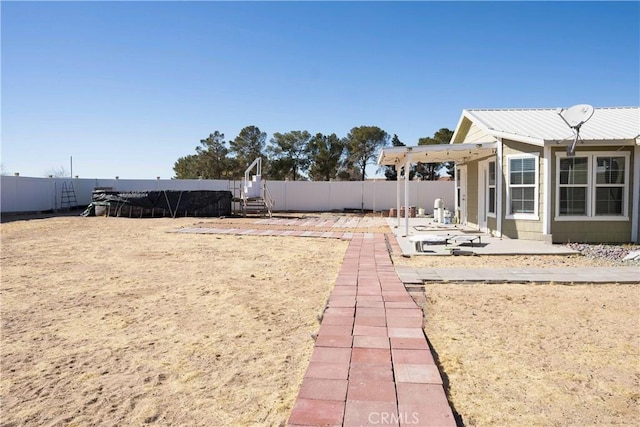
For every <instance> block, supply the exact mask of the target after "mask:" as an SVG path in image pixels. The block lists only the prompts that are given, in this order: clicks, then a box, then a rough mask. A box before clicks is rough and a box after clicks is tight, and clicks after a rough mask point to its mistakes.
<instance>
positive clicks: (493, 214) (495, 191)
mask: <svg viewBox="0 0 640 427" xmlns="http://www.w3.org/2000/svg"><path fill="white" fill-rule="evenodd" d="M491 163H493V173H494V175H495V176H494V177H493V185H491V181H490V177H491ZM497 183H498V162H497V161H496V160H488V161H487V193H486V194H487V195H486V203H487V207H486V209H487V216H488V217H490V218H495V217H496V212H497V210H498V185H497ZM492 188H493V212H491V207H492V206H491V204H490V201H491V197H489V195H490V193H491V189H492Z"/></svg>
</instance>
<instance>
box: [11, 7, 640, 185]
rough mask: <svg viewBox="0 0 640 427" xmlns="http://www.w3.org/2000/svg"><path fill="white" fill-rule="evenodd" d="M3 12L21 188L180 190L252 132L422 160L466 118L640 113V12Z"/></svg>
mask: <svg viewBox="0 0 640 427" xmlns="http://www.w3.org/2000/svg"><path fill="white" fill-rule="evenodd" d="M0 7H1V14H2V159H1V162H2V171H3V172H4V173H6V174H12V173H14V172H20V174H21V175H23V176H45V175H46V173H47V172H48V171H51V170H52V169H56V168H60V167H61V166H63V167H64V168H66V170H67V171H69V157H70V156H73V174H74V175H79V176H80V177H82V178H112V177H114V176H116V175H118V176H120V177H121V178H155V177H156V176H160V177H162V178H170V177H172V176H173V175H174V174H173V164H174V162H175V160H176V159H177V158H178V157H181V156H185V155H188V154H192V153H194V149H195V147H196V146H197V145H198V143H199V141H200V139H203V138H206V137H207V136H208V135H209V134H210V133H212V132H213V131H215V130H218V131H220V132H223V133H224V134H225V136H226V139H227V140H231V139H233V138H235V136H236V135H237V134H238V132H239V131H240V129H242V128H243V127H244V126H248V125H256V126H258V127H259V128H260V129H261V130H263V131H265V132H267V133H268V138H271V135H272V134H273V133H274V132H287V131H290V130H308V131H309V132H311V133H316V132H323V133H332V132H335V133H336V134H338V136H341V137H342V136H345V135H346V134H347V133H348V131H349V130H350V129H351V128H352V127H355V126H361V125H374V126H379V127H381V128H382V129H384V130H386V131H387V132H388V133H389V134H391V135H393V134H394V133H395V134H397V135H398V137H399V138H400V140H401V141H403V142H404V143H406V144H407V145H415V144H416V143H417V141H418V138H420V137H424V136H432V135H433V133H434V132H435V131H437V130H438V129H440V128H442V127H448V128H450V129H454V128H455V126H456V124H457V122H458V119H459V117H460V114H461V112H462V110H463V109H465V108H517V107H523V108H527V107H568V106H571V105H573V104H578V103H589V104H592V105H594V106H630V105H635V106H637V105H639V104H640V3H639V2H621V3H612V2H602V3H600V2H562V3H557V2H542V3H528V2H526V3H523V2H496V3H488V2H465V3H460V2H420V3H418V2H407V3H387V2H385V3H360V2H357V3H338V2H314V3H303V2H282V3H278V2H259V3H254V2H251V3H248V2H247V3H237V2H233V3H230V2H104V3H103V2H38V3H32V2H7V1H2V3H1V5H0Z"/></svg>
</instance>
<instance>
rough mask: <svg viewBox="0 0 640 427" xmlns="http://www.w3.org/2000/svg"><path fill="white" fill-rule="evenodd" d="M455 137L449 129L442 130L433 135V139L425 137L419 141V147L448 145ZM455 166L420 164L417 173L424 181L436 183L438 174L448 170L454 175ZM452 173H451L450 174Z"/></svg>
mask: <svg viewBox="0 0 640 427" xmlns="http://www.w3.org/2000/svg"><path fill="white" fill-rule="evenodd" d="M451 137H453V131H452V130H449V129H447V128H442V129H440V130H438V131H437V132H436V133H434V134H433V137H428V136H427V137H424V138H420V139H419V140H418V145H434V144H448V143H449V142H450V141H451ZM453 167H454V164H453V162H445V163H418V164H416V165H415V171H416V173H417V174H418V175H420V176H421V177H422V179H423V180H427V181H434V180H436V179H438V172H439V171H440V170H441V169H443V168H446V170H447V172H448V173H449V174H450V175H453V173H452V171H453ZM450 171H451V172H450Z"/></svg>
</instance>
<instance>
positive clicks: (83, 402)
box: [0, 214, 640, 426]
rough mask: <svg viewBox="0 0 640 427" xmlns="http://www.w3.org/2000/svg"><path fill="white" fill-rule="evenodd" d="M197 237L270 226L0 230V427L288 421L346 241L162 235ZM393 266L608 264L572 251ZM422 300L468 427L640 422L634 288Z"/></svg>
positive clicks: (461, 291)
mask: <svg viewBox="0 0 640 427" xmlns="http://www.w3.org/2000/svg"><path fill="white" fill-rule="evenodd" d="M328 215H329V216H334V214H328ZM304 216H305V217H323V215H311V216H309V215H304ZM325 216H326V215H325ZM194 226H196V227H198V226H199V227H219V226H223V227H230V228H233V227H246V228H248V227H251V228H265V229H272V228H274V227H273V226H271V225H265V226H256V225H255V220H251V219H232V218H227V219H217V220H198V219H194V218H182V219H176V220H170V219H121V218H79V217H75V216H74V217H65V218H50V219H41V220H31V221H15V222H10V223H5V224H2V225H0V230H1V232H2V255H1V257H2V258H1V260H2V281H1V287H0V291H1V295H0V296H1V299H0V304H1V305H0V310H1V315H2V316H1V317H2V319H1V320H2V329H1V330H0V332H1V334H2V335H1V340H2V346H1V347H0V369H1V371H0V372H1V378H0V398H1V400H2V412H1V414H0V416H1V420H2V423H1V424H2V425H3V426H10V425H141V424H145V423H152V424H159V425H203V426H205V425H206V426H214V425H215V426H219V425H220V426H223V425H224V426H239V425H242V426H244V425H279V424H281V423H283V422H285V421H286V419H287V418H288V416H289V413H290V410H291V407H292V405H293V403H294V400H295V397H296V394H297V392H298V388H299V384H300V382H301V379H302V376H303V374H304V372H305V370H306V368H307V365H308V361H309V357H310V354H311V349H312V345H313V341H312V340H311V339H310V333H312V332H315V331H316V330H317V328H318V322H317V320H316V316H317V315H318V314H319V313H320V312H321V311H322V309H323V306H324V302H325V300H326V297H327V296H328V294H329V292H330V290H331V288H332V286H333V283H334V280H335V277H336V275H337V272H338V270H339V267H340V263H341V261H342V256H343V254H344V251H345V249H346V246H347V243H346V242H343V241H339V240H334V239H326V240H325V239H313V238H293V237H291V238H289V237H252V236H228V235H210V234H205V235H198V234H171V233H166V231H167V230H171V229H175V228H179V227H194ZM283 227H285V229H289V226H283ZM276 228H280V227H276ZM295 229H297V230H300V229H304V228H301V227H296V228H295ZM308 230H313V231H325V230H324V229H322V230H319V229H318V227H313V228H308ZM333 231H336V230H335V229H334V230H333ZM343 231H358V232H364V231H366V232H388V231H389V230H388V228H384V227H383V228H382V229H378V228H375V227H374V224H370V226H365V227H360V228H354V229H352V230H351V229H344V230H343ZM393 258H394V262H396V264H399V265H409V266H412V267H429V266H432V267H439V268H442V267H464V266H467V267H473V268H480V267H493V266H500V267H506V266H514V267H520V266H528V267H558V266H598V265H619V264H615V263H613V264H612V263H611V262H610V261H608V260H604V259H602V260H598V259H590V258H586V257H582V256H578V255H572V256H510V257H498V256H490V257H481V256H473V257H462V256H460V257H412V258H410V259H407V258H403V257H402V256H398V255H394V257H393ZM426 290H427V297H428V302H427V305H426V310H427V313H426V316H427V323H426V324H427V326H426V332H427V336H428V337H429V339H430V342H431V344H432V345H433V347H434V349H435V351H436V352H437V354H438V356H439V360H440V364H441V367H442V369H443V372H444V374H445V378H446V380H448V391H449V395H450V399H451V401H452V403H453V405H454V408H455V409H456V410H457V412H458V413H459V414H460V416H461V418H462V421H463V422H464V424H465V425H470V426H475V425H482V426H485V425H492V426H493V425H497V426H507V425H508V426H513V425H518V426H519V425H580V426H583V425H596V426H608V425H637V424H638V423H640V403H639V402H640V285H622V286H617V285H577V286H557V285H517V284H508V285H507V284H500V285H495V284H493V285H483V284H474V285H469V284H465V285H456V284H430V285H428V286H427V287H426Z"/></svg>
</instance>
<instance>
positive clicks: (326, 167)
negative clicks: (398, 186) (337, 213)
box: [173, 126, 453, 181]
mask: <svg viewBox="0 0 640 427" xmlns="http://www.w3.org/2000/svg"><path fill="white" fill-rule="evenodd" d="M452 135H453V132H452V131H450V130H449V129H446V128H442V129H440V130H439V131H438V132H436V133H435V134H434V136H433V137H425V138H420V140H419V141H418V145H427V144H447V143H449V141H450V139H451V136H452ZM389 140H391V145H393V146H404V145H405V144H404V143H402V142H401V141H400V140H399V139H398V136H397V135H395V134H394V135H393V137H390V136H389V134H387V132H385V131H384V130H382V129H380V128H379V127H377V126H359V127H354V128H353V129H351V130H350V131H349V133H348V134H347V136H345V137H343V138H340V137H338V136H337V135H336V134H335V133H332V134H329V135H325V134H322V133H316V134H315V135H311V133H309V132H308V131H306V130H304V131H299V130H294V131H290V132H286V133H279V132H276V133H274V134H273V136H272V137H271V139H270V140H269V141H268V142H267V134H266V133H265V132H262V131H261V130H260V128H258V127H257V126H247V127H245V128H243V129H242V130H241V131H240V133H239V134H238V136H236V137H235V138H234V139H232V140H229V141H226V140H225V136H224V134H223V133H221V132H219V131H217V130H216V131H215V132H213V133H212V134H210V135H209V136H208V137H207V138H205V139H202V140H200V145H198V146H197V147H196V148H195V153H194V154H189V155H187V156H184V157H180V158H179V159H178V160H176V162H175V163H174V166H173V170H174V172H175V178H176V179H198V178H202V179H241V178H242V177H244V171H245V170H246V168H247V167H248V166H249V165H250V164H251V163H252V162H253V161H254V160H255V159H256V158H257V157H262V159H263V163H262V168H263V175H265V176H266V177H267V178H268V179H271V180H278V181H284V180H292V181H297V180H313V181H330V180H340V181H358V180H364V179H365V178H366V168H367V165H369V164H373V163H375V162H376V160H377V156H378V152H379V151H380V149H381V148H383V147H386V146H388V145H389ZM443 168H445V169H446V170H447V171H449V170H451V169H452V168H453V165H449V164H442V163H418V164H416V165H414V166H413V167H412V170H411V171H410V172H409V173H410V175H409V177H410V178H411V179H421V180H435V179H438V173H439V171H440V170H442V169H443ZM384 174H385V177H386V178H387V179H389V180H391V179H393V180H395V179H396V178H397V175H396V171H395V169H394V168H393V167H392V166H386V167H385V168H384ZM449 174H450V175H451V173H449Z"/></svg>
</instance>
